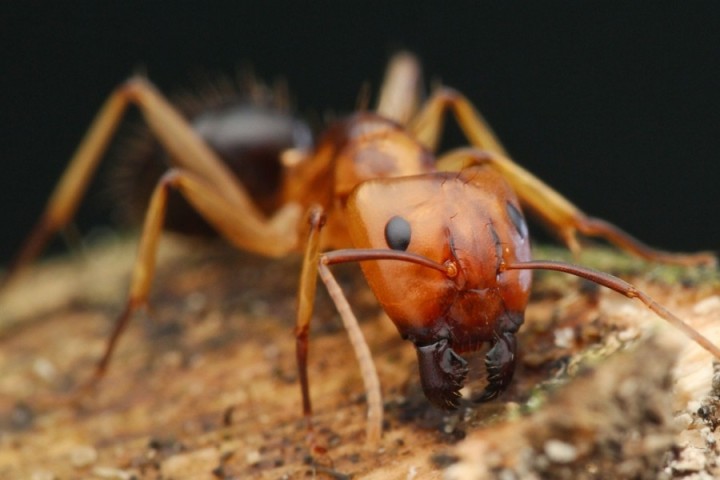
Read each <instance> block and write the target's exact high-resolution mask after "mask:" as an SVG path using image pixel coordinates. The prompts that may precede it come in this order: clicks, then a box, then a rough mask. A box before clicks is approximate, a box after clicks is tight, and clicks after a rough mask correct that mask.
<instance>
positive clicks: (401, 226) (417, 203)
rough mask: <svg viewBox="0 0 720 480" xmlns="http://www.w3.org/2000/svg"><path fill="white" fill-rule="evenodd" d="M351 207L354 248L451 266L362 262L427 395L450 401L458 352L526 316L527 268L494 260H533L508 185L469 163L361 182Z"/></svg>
mask: <svg viewBox="0 0 720 480" xmlns="http://www.w3.org/2000/svg"><path fill="white" fill-rule="evenodd" d="M348 215H349V222H348V223H349V225H350V234H351V237H352V240H353V244H354V246H355V247H356V248H374V249H377V248H388V249H393V250H404V251H407V252H411V253H415V254H418V255H421V256H423V257H426V258H428V259H430V260H432V261H434V262H437V263H439V264H443V265H446V266H447V267H448V268H447V271H446V272H441V271H438V270H434V269H430V268H428V267H425V266H422V265H418V264H415V263H411V262H406V261H399V260H378V261H370V262H362V263H361V266H362V269H363V272H364V274H365V276H366V278H367V281H368V283H369V284H370V287H371V288H372V290H373V292H374V293H375V295H376V297H377V298H378V301H379V302H380V303H381V304H382V306H383V308H384V309H385V311H386V312H387V314H388V316H389V317H390V318H391V319H392V320H393V322H394V323H395V325H396V326H397V328H398V330H399V332H400V334H401V335H402V336H403V338H405V339H408V340H410V341H411V342H413V343H414V344H415V346H416V348H417V352H418V359H419V364H420V374H421V380H422V384H423V388H424V390H425V393H426V395H427V396H428V398H429V399H430V400H431V401H433V403H435V404H438V405H440V406H444V407H453V406H456V404H457V403H456V402H457V400H456V399H457V396H458V391H459V389H460V388H461V387H462V384H463V382H464V379H465V376H466V374H467V367H466V364H465V361H464V360H463V359H462V358H461V357H460V356H459V355H458V353H462V352H464V351H472V350H477V349H478V348H479V347H480V346H481V345H482V343H484V342H490V343H491V344H495V343H496V341H497V339H498V338H500V337H501V336H502V335H504V334H506V333H510V334H512V333H514V332H515V331H516V330H517V328H518V327H519V326H520V324H521V323H522V321H523V313H524V310H525V306H526V305H527V301H528V295H529V289H530V282H531V274H530V272H528V271H517V270H508V271H504V270H503V269H502V268H501V265H502V264H503V263H512V262H516V261H527V260H529V259H530V244H529V239H528V234H527V227H526V225H525V221H524V219H523V216H522V214H521V213H520V208H519V205H518V201H517V198H516V197H515V194H514V193H513V191H512V189H511V188H510V187H509V186H508V185H507V184H506V183H505V181H504V180H503V179H502V177H501V176H500V175H499V174H498V173H496V172H495V171H494V170H492V169H490V168H489V167H484V166H483V167H473V168H470V169H466V170H463V171H462V172H460V173H454V172H453V173H432V174H425V175H416V176H410V177H401V178H394V179H378V180H371V181H367V182H364V183H362V184H361V185H359V186H358V188H356V189H355V190H354V192H353V194H352V195H351V197H350V199H349V202H348ZM511 375H512V373H511V372H510V376H511Z"/></svg>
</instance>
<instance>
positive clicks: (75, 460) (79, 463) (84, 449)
mask: <svg viewBox="0 0 720 480" xmlns="http://www.w3.org/2000/svg"><path fill="white" fill-rule="evenodd" d="M96 460H97V450H95V448H93V447H91V446H90V445H79V446H77V447H75V448H74V449H73V450H72V451H71V452H70V462H71V463H72V465H73V467H75V468H83V467H87V466H88V465H90V464H92V463H95V461H96Z"/></svg>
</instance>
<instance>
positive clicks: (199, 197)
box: [89, 169, 301, 385]
mask: <svg viewBox="0 0 720 480" xmlns="http://www.w3.org/2000/svg"><path fill="white" fill-rule="evenodd" d="M170 189H175V190H178V191H179V192H180V193H181V194H182V195H183V196H184V197H185V198H186V199H187V200H188V202H189V203H190V204H191V205H192V206H193V208H195V209H196V210H197V211H198V213H200V215H201V216H202V217H203V218H205V219H206V220H207V221H208V222H209V223H210V224H211V225H212V226H213V227H215V229H216V230H217V231H218V233H220V234H221V235H222V236H223V237H224V238H225V239H227V240H228V241H229V242H230V243H232V244H233V245H235V246H237V247H239V248H242V249H246V250H250V251H253V252H256V253H259V254H263V255H266V256H269V257H281V256H283V255H286V254H287V253H289V252H291V251H293V250H294V249H295V248H296V247H297V241H298V239H297V237H298V234H297V225H298V221H299V218H300V213H301V211H300V207H299V206H298V205H295V204H288V205H287V206H286V207H284V208H283V209H281V210H280V211H278V212H277V213H276V214H275V216H273V217H272V218H271V219H270V220H269V221H266V222H260V221H257V220H256V219H255V218H254V217H253V216H251V215H246V212H244V211H243V209H242V208H241V207H240V206H238V205H235V204H234V203H233V202H232V201H231V200H228V199H227V198H225V197H224V196H223V195H220V194H219V193H218V192H217V190H216V189H215V188H213V186H212V185H211V184H210V183H209V182H208V181H207V180H205V179H204V178H202V177H200V176H198V175H196V174H195V173H192V172H189V171H185V170H181V169H173V170H170V171H168V172H167V173H166V174H165V175H163V177H162V178H161V179H160V181H159V182H158V184H157V186H156V187H155V190H154V192H153V195H152V197H151V200H150V205H149V207H148V211H147V214H146V216H145V222H144V225H143V229H142V234H141V237H140V244H139V247H138V254H137V258H136V260H135V264H134V267H133V271H132V275H131V281H130V290H129V294H128V299H127V301H126V304H125V308H124V309H123V311H122V313H121V314H120V316H119V317H118V319H117V320H116V322H115V326H114V328H113V331H112V334H111V336H110V338H109V340H108V343H107V345H106V347H105V352H104V354H103V357H102V358H101V360H100V361H99V363H98V365H97V368H96V370H95V374H94V376H93V377H92V379H91V381H90V383H89V384H90V385H92V384H94V383H96V382H97V381H98V380H99V379H100V378H102V376H103V375H104V373H105V371H106V370H107V367H108V364H109V362H110V358H111V357H112V354H113V351H114V349H115V347H116V345H117V342H118V339H119V338H120V336H121V335H122V332H123V331H124V330H125V328H126V327H127V325H128V323H129V321H130V318H131V317H132V315H133V313H134V312H135V311H137V310H138V309H139V308H140V307H142V306H144V305H145V304H146V303H147V298H148V295H149V292H150V287H151V284H152V279H153V277H154V272H155V256H156V253H157V248H158V241H159V239H160V234H161V232H162V226H163V222H164V219H165V212H166V209H167V200H168V194H169V191H170Z"/></svg>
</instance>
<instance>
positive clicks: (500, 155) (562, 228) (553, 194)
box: [410, 89, 716, 266]
mask: <svg viewBox="0 0 720 480" xmlns="http://www.w3.org/2000/svg"><path fill="white" fill-rule="evenodd" d="M448 108H449V109H450V110H451V111H452V112H453V114H454V115H455V117H456V118H457V121H458V123H459V124H460V126H461V127H462V129H463V131H464V132H465V135H466V136H467V137H468V139H469V140H470V143H471V144H472V145H473V146H474V147H477V148H480V149H482V150H483V151H474V152H472V151H471V152H468V151H467V150H460V151H459V152H456V153H454V154H451V155H449V157H450V158H446V159H444V160H443V161H442V162H440V163H439V164H438V168H441V169H445V170H459V169H462V168H464V167H465V166H470V165H472V164H477V163H487V162H490V163H492V165H493V167H494V168H496V169H497V170H498V171H499V172H500V173H501V174H502V175H503V177H504V178H505V179H506V180H507V182H508V183H509V184H510V185H511V186H512V187H513V189H514V190H515V192H516V193H517V195H518V197H520V201H521V202H522V203H523V205H524V206H525V207H527V208H528V209H529V210H530V211H531V212H532V213H533V214H535V215H536V216H538V217H539V218H540V219H541V220H542V221H543V222H545V223H546V224H547V225H548V226H550V227H551V228H552V230H554V231H556V232H557V233H558V234H559V236H560V238H562V240H563V241H564V242H565V244H566V245H567V246H568V248H570V250H572V251H573V252H578V251H579V250H580V245H579V243H578V241H577V238H576V235H577V233H578V232H579V233H581V234H583V235H586V236H591V237H600V238H604V239H605V240H607V241H609V242H611V243H613V244H615V245H617V246H618V247H620V248H622V249H624V250H627V251H629V252H631V253H633V254H635V255H637V256H639V257H642V258H645V259H648V260H652V261H658V262H665V263H674V264H678V265H686V266H692V265H705V264H710V265H712V264H715V263H716V259H715V256H714V255H713V254H712V253H710V252H699V253H694V254H684V253H670V252H665V251H662V250H657V249H654V248H652V247H650V246H648V245H645V244H644V243H642V242H640V241H639V240H637V239H635V238H633V237H632V236H631V235H629V234H628V233H626V232H624V231H623V230H621V229H620V228H618V227H616V226H615V225H612V224H610V223H608V222H606V221H604V220H601V219H598V218H593V217H590V216H587V215H586V214H585V213H583V212H582V211H581V210H580V209H578V208H577V207H576V206H575V205H573V204H572V203H570V202H569V201H568V200H567V199H566V198H565V197H563V196H562V195H560V194H559V193H558V192H557V191H555V190H553V189H552V188H551V187H549V186H548V185H546V184H545V183H544V182H542V180H540V179H539V178H537V177H536V176H534V175H533V174H532V173H530V172H529V171H527V170H525V169H524V168H522V167H521V166H520V165H518V164H517V163H515V162H513V161H512V160H511V159H510V158H509V157H508V156H507V153H506V152H505V150H504V148H503V147H502V145H501V144H500V142H499V141H498V140H497V139H496V138H495V135H494V134H493V133H492V131H491V130H490V128H489V127H488V126H487V124H486V123H485V121H484V120H483V119H482V117H481V116H480V114H479V113H478V112H477V111H476V110H475V109H474V108H473V106H472V105H471V104H470V102H469V101H468V100H467V99H466V98H464V97H463V96H461V95H460V94H459V93H457V92H454V91H452V90H449V89H441V90H440V91H438V92H437V93H436V94H435V95H434V96H433V97H432V98H431V99H430V100H429V101H428V102H427V104H426V106H425V108H424V109H423V110H422V111H421V112H420V113H419V114H418V116H417V118H416V119H415V120H414V121H413V123H412V124H411V127H410V128H411V131H412V132H413V133H415V134H416V135H417V136H418V139H419V140H420V141H421V142H423V143H424V144H425V145H427V146H428V147H430V148H434V147H435V145H436V144H437V141H438V138H439V136H440V131H441V121H442V117H443V115H444V112H445V110H446V109H448ZM473 157H474V158H473Z"/></svg>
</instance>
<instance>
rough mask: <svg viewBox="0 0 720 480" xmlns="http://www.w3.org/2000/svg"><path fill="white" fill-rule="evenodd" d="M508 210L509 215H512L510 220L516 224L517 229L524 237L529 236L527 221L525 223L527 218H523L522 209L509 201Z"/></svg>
mask: <svg viewBox="0 0 720 480" xmlns="http://www.w3.org/2000/svg"><path fill="white" fill-rule="evenodd" d="M506 206H507V212H508V216H509V217H510V220H511V221H512V223H513V225H515V229H516V230H517V232H518V233H519V234H520V236H521V237H522V238H527V236H528V227H527V223H525V219H524V218H523V214H522V213H520V210H518V208H517V207H516V206H515V205H513V204H512V203H510V202H507V205H506Z"/></svg>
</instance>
